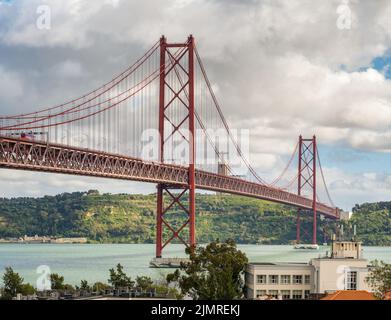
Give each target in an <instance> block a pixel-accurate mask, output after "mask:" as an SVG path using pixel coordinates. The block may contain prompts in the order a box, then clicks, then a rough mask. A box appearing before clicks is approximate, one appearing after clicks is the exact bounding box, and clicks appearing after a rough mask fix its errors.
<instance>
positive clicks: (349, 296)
mask: <svg viewBox="0 0 391 320" xmlns="http://www.w3.org/2000/svg"><path fill="white" fill-rule="evenodd" d="M321 300H376V298H375V296H374V295H373V293H371V292H368V291H365V290H340V291H336V292H334V293H329V294H328V295H327V296H326V297H324V298H322V299H321Z"/></svg>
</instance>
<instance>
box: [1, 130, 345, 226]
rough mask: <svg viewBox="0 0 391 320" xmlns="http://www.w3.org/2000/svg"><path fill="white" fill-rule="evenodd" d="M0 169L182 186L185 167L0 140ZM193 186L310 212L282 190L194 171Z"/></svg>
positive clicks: (308, 203)
mask: <svg viewBox="0 0 391 320" xmlns="http://www.w3.org/2000/svg"><path fill="white" fill-rule="evenodd" d="M0 168H9V169H19V170H30V171H42V172H53V173H62V174H72V175H83V176H95V177H102V178H111V179H123V180H134V181H143V182H150V183H164V184H168V185H177V186H185V185H187V184H188V182H187V181H188V168H187V167H183V166H178V165H170V164H162V163H155V162H146V161H143V160H140V159H137V158H131V157H124V156H121V155H116V154H110V153H104V152H98V151H92V150H88V149H82V148H73V147H69V146H64V145H55V144H46V143H44V142H39V141H25V140H20V139H14V138H8V137H0ZM196 187H197V188H199V189H203V190H210V191H218V192H224V193H230V194H237V195H242V196H248V197H253V198H257V199H263V200H269V201H273V202H278V203H282V204H287V205H292V206H295V207H298V208H303V209H309V210H311V209H312V200H310V199H308V198H305V197H303V196H298V195H296V194H293V193H289V192H287V191H284V190H280V189H275V188H271V187H268V186H265V185H261V184H257V183H253V182H249V181H246V180H243V179H240V178H235V177H229V176H221V175H217V174H213V173H209V172H205V171H201V170H197V171H196ZM316 206H317V211H318V212H319V213H322V214H324V215H325V216H327V217H329V218H335V219H339V215H340V213H339V210H338V209H336V208H332V207H330V206H327V205H325V204H323V203H317V205H316Z"/></svg>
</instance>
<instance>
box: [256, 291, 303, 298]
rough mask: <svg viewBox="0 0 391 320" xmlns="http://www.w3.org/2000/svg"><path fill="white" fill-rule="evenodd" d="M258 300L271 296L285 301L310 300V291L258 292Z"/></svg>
mask: <svg viewBox="0 0 391 320" xmlns="http://www.w3.org/2000/svg"><path fill="white" fill-rule="evenodd" d="M256 293H257V298H258V297H264V296H270V297H273V298H275V299H279V298H282V299H283V300H289V299H293V300H300V299H308V298H309V296H310V290H304V291H302V290H292V291H291V290H280V291H279V290H267V291H266V290H257V291H256Z"/></svg>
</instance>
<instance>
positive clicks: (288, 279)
mask: <svg viewBox="0 0 391 320" xmlns="http://www.w3.org/2000/svg"><path fill="white" fill-rule="evenodd" d="M281 283H282V284H290V283H291V276H290V275H287V274H283V275H282V276H281Z"/></svg>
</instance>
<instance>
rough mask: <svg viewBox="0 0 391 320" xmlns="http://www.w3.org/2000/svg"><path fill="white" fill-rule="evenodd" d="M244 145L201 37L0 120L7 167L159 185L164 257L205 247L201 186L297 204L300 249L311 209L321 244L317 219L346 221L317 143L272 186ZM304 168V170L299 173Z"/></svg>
mask: <svg viewBox="0 0 391 320" xmlns="http://www.w3.org/2000/svg"><path fill="white" fill-rule="evenodd" d="M155 133H156V134H155ZM216 133H217V134H216ZM239 140H240V139H238V135H237V134H235V132H234V130H232V129H231V128H230V126H229V125H228V122H227V120H226V119H225V117H224V114H223V112H222V108H221V107H220V105H219V103H218V100H217V98H216V95H215V93H214V90H213V86H212V85H211V82H210V81H209V79H208V77H207V74H206V71H205V67H204V65H203V62H202V60H201V57H200V55H199V53H198V50H197V48H196V46H195V41H194V38H193V37H192V36H190V37H189V38H188V40H187V41H186V42H184V43H168V42H167V41H166V39H165V37H162V38H161V39H160V41H159V42H157V43H155V44H154V45H153V46H152V47H151V48H150V49H149V50H148V51H147V52H146V53H145V54H144V55H143V56H142V57H141V58H140V59H139V60H137V61H136V62H135V63H134V64H133V65H131V66H130V67H128V68H127V69H126V70H125V71H124V72H122V73H121V74H119V75H118V76H116V77H115V78H113V79H112V80H111V81H109V82H107V83H105V84H104V85H103V86H101V87H99V88H98V89H96V90H94V91H91V92H89V93H87V94H85V95H83V96H81V97H79V98H77V99H74V100H71V101H68V102H66V103H63V104H61V105H57V106H54V107H51V108H45V109H41V110H40V111H36V112H30V113H25V114H19V115H14V116H0V168H8V169H20V170H30V171H41V172H51V173H62V174H72V175H83V176H96V177H102V178H111V179H124V180H133V181H143V182H149V183H155V184H157V212H156V256H157V257H161V256H162V251H163V249H164V248H165V247H166V246H167V245H168V244H169V243H171V242H172V241H174V240H179V241H181V242H183V243H184V244H185V245H187V246H193V245H195V244H196V193H195V192H196V189H202V190H209V191H216V192H223V193H229V194H237V195H242V196H247V197H253V198H258V199H263V200H268V201H272V202H278V203H281V204H286V205H290V206H294V207H296V208H297V210H298V215H297V241H298V242H300V240H301V231H302V230H303V227H302V226H301V224H300V222H301V220H300V219H301V216H302V215H303V214H305V213H307V212H311V213H312V217H313V224H312V242H313V243H316V241H317V235H316V232H317V215H318V214H321V215H322V216H324V217H326V218H329V219H339V216H340V212H339V209H338V208H336V207H335V205H334V204H333V202H332V200H331V197H330V195H329V192H328V190H327V185H326V183H325V179H324V174H323V170H322V167H321V164H320V158H319V153H318V148H317V143H316V137H312V138H311V139H303V138H302V137H300V139H299V142H298V143H297V146H296V148H295V149H294V152H293V154H292V156H291V158H290V159H289V161H288V164H287V165H286V167H285V168H284V170H283V172H282V173H281V174H280V175H279V176H278V177H277V178H276V179H274V180H273V181H272V182H271V183H267V182H266V181H265V180H263V179H262V178H261V177H260V176H259V175H258V174H257V172H256V170H255V169H254V168H253V167H252V166H251V164H250V162H249V160H248V157H247V154H246V152H245V151H244V150H243V143H241V142H240V141H239ZM227 154H229V155H230V156H227ZM232 154H233V156H232ZM296 161H297V162H298V163H297V168H298V169H297V168H296V169H293V170H292V167H293V166H294V163H295V162H296ZM243 168H244V169H245V170H244V171H243ZM243 172H245V173H243ZM318 173H320V176H321V179H317V176H318ZM289 175H291V176H292V177H288V176H289ZM318 180H321V182H322V183H321V184H320V186H318V184H317V181H318ZM317 186H318V187H317ZM319 187H322V188H323V192H319ZM321 194H322V195H324V196H325V199H326V201H321V200H320V199H319V197H320V195H321ZM174 208H177V209H178V208H179V209H180V210H182V211H183V213H184V214H183V222H182V223H180V224H177V223H176V224H173V223H169V219H167V217H168V216H169V214H170V213H171V212H172V211H173V209H174Z"/></svg>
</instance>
